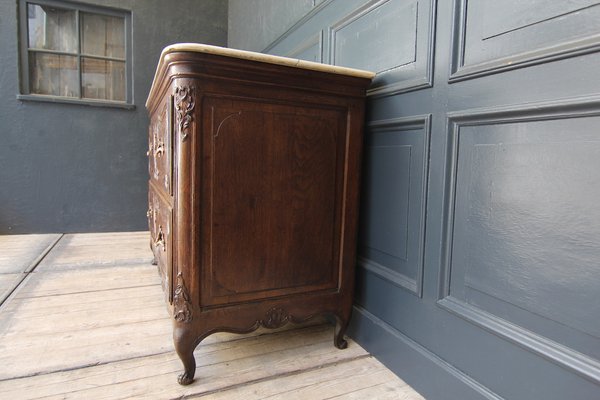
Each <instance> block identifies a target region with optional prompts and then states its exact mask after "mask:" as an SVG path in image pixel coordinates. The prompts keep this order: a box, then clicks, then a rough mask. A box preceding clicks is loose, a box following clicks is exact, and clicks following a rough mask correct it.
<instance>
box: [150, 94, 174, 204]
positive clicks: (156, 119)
mask: <svg viewBox="0 0 600 400" xmlns="http://www.w3.org/2000/svg"><path fill="white" fill-rule="evenodd" d="M172 143H173V98H172V97H171V96H169V97H167V98H166V99H165V101H164V102H163V103H162V104H161V105H160V106H159V107H158V109H157V111H156V112H155V113H153V114H152V117H151V120H150V127H149V129H148V151H147V153H146V154H147V155H148V173H149V175H150V179H151V180H152V181H153V182H154V183H155V184H156V185H157V187H159V188H160V189H161V190H164V191H165V193H167V194H168V195H172V194H173V151H172Z"/></svg>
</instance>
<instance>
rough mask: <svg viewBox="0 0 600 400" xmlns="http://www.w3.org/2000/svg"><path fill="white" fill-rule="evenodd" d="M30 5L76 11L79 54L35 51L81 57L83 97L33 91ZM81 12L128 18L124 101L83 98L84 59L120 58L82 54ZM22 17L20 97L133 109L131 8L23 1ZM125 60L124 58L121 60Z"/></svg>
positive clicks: (79, 69)
mask: <svg viewBox="0 0 600 400" xmlns="http://www.w3.org/2000/svg"><path fill="white" fill-rule="evenodd" d="M28 4H35V5H41V6H50V7H56V8H60V9H64V10H73V11H75V29H76V34H77V54H76V55H75V54H74V53H65V52H62V51H58V50H57V51H54V50H48V51H44V50H34V51H35V52H38V53H46V54H57V55H61V54H65V55H70V56H75V57H76V58H77V74H78V80H79V97H70V96H56V95H48V94H38V93H31V87H30V84H29V74H30V70H29V69H30V65H29V52H30V50H29V27H28V12H27V11H28V10H27V5H28ZM81 12H87V13H91V14H96V15H107V16H113V17H119V18H123V20H124V24H125V26H124V34H125V59H124V60H125V101H121V100H106V99H92V98H85V97H82V94H83V93H82V86H81V84H82V58H83V57H89V58H95V59H102V60H108V61H111V60H116V59H117V58H116V57H103V56H94V55H86V54H83V53H82V49H81V47H82V43H81V40H82V32H81ZM18 17H19V52H20V55H19V77H20V85H19V89H20V93H19V94H18V95H17V99H19V100H32V101H42V102H52V103H71V104H84V105H91V106H101V107H117V108H126V109H133V108H135V105H134V104H133V74H132V49H131V36H132V35H131V11H129V10H122V9H118V8H114V7H105V6H98V5H95V4H82V3H75V2H71V1H64V0H19V8H18ZM119 61H121V62H122V60H120V59H119Z"/></svg>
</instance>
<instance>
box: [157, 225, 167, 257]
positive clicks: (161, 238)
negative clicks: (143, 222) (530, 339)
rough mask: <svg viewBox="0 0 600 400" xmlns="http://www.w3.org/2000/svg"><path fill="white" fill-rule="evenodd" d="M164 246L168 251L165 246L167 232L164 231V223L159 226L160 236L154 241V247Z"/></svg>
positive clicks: (165, 249)
mask: <svg viewBox="0 0 600 400" xmlns="http://www.w3.org/2000/svg"><path fill="white" fill-rule="evenodd" d="M158 246H162V249H163V251H167V246H165V234H164V233H163V231H162V225H159V226H158V237H157V238H156V240H155V241H154V247H158Z"/></svg>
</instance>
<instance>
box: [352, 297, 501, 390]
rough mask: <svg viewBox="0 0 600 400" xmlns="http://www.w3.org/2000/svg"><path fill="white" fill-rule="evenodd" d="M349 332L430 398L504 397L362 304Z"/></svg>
mask: <svg viewBox="0 0 600 400" xmlns="http://www.w3.org/2000/svg"><path fill="white" fill-rule="evenodd" d="M348 335H349V336H350V337H351V338H352V339H353V340H355V341H356V342H358V343H359V344H360V345H361V346H362V347H363V348H364V349H365V350H367V351H368V352H369V353H371V354H372V355H373V356H375V357H376V358H377V359H378V360H379V361H381V362H382V363H383V364H384V365H385V366H386V367H388V368H389V369H390V370H392V371H393V372H394V373H395V374H396V375H398V376H399V377H400V378H401V379H402V380H404V381H405V382H406V383H408V384H409V385H410V386H412V387H413V388H414V389H415V390H416V391H417V392H419V393H421V395H423V397H425V398H426V399H427V400H453V399H456V400H481V399H492V400H502V398H501V397H500V396H498V395H496V394H495V393H493V392H492V391H490V390H489V389H487V388H486V387H485V386H483V385H481V384H480V383H478V382H477V381H475V380H474V379H472V378H471V377H469V376H467V375H465V374H464V373H463V372H461V371H459V370H458V369H456V368H455V367H454V366H452V365H450V364H448V363H447V362H445V361H444V360H442V359H441V358H440V357H438V356H437V355H435V354H434V353H432V352H431V351H429V350H427V349H426V348H425V347H423V346H421V345H420V344H418V343H417V342H415V341H414V340H412V339H410V338H409V337H408V336H406V335H404V334H402V333H401V332H400V331H398V330H397V329H395V328H394V327H392V326H390V325H389V324H387V323H386V322H384V321H382V320H381V319H379V318H377V317H376V316H375V315H373V314H371V313H370V312H368V311H367V310H365V309H364V308H362V307H359V306H355V307H354V310H353V314H352V320H351V323H350V327H349V330H348Z"/></svg>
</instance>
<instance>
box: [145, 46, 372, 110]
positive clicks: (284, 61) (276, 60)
mask: <svg viewBox="0 0 600 400" xmlns="http://www.w3.org/2000/svg"><path fill="white" fill-rule="evenodd" d="M182 51H187V52H197V53H207V54H215V55H220V56H225V57H233V58H240V59H245V60H252V61H259V62H264V63H269V64H277V65H285V66H288V67H294V68H301V69H308V70H313V71H321V72H329V73H332V74H338V75H347V76H355V77H359V78H367V79H372V78H373V77H374V76H375V73H373V72H370V71H363V70H360V69H354V68H347V67H339V66H335V65H328V64H320V63H316V62H312V61H305V60H299V59H296V58H288V57H280V56H273V55H270V54H263V53H256V52H254V51H246V50H237V49H229V48H226V47H220V46H211V45H208V44H201V43H176V44H172V45H170V46H167V47H165V48H164V49H163V51H162V53H161V54H160V61H159V63H158V66H157V67H156V72H155V75H154V82H152V87H151V88H150V93H152V92H153V90H154V85H155V84H156V78H157V77H156V74H158V71H159V70H160V69H161V66H162V64H163V61H164V59H165V56H166V55H167V54H169V53H175V52H182ZM149 98H150V96H149V97H148V99H149Z"/></svg>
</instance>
